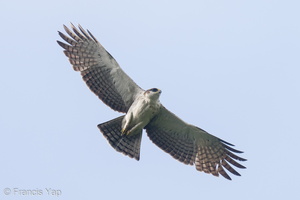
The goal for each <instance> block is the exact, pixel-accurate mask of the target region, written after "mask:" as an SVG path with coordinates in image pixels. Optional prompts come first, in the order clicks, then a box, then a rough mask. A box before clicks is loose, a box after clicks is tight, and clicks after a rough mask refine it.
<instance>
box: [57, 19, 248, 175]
mask: <svg viewBox="0 0 300 200" xmlns="http://www.w3.org/2000/svg"><path fill="white" fill-rule="evenodd" d="M64 29H65V31H66V33H67V34H68V35H66V34H63V33H62V32H60V31H58V33H59V35H60V37H61V38H62V39H63V40H64V41H65V42H66V43H63V42H60V41H57V42H58V44H59V45H60V46H61V47H62V48H63V49H64V53H65V55H66V56H67V57H68V58H69V61H70V63H71V64H72V65H73V69H74V70H75V71H79V72H80V74H81V76H82V78H83V80H84V81H85V83H86V84H87V86H88V87H89V88H90V89H91V91H92V92H94V93H95V94H96V95H97V96H98V97H99V98H100V99H101V100H102V101H103V102H104V103H105V104H106V105H107V106H109V107H110V108H112V109H113V110H115V111H118V112H121V113H125V115H123V116H120V117H117V118H115V119H112V120H110V121H108V122H105V123H102V124H99V125H98V128H99V129H100V131H101V132H102V133H103V135H104V136H105V138H106V139H107V140H108V142H109V144H110V145H111V146H112V147H113V148H114V149H115V150H117V151H118V152H121V153H123V154H125V155H127V156H129V157H131V158H135V159H136V160H139V158H140V146H141V139H142V132H143V129H145V130H146V132H147V135H148V136H149V138H150V140H152V142H153V143H154V144H156V145H157V146H158V147H160V148H161V149H162V150H164V151H165V152H167V153H168V154H170V155H171V156H172V157H173V158H175V159H177V160H178V161H180V162H183V163H184V164H188V165H195V166H196V169H197V170H198V171H203V172H205V173H209V174H212V175H214V176H219V174H221V175H222V176H223V177H225V178H226V179H229V180H231V178H230V176H229V175H228V174H227V172H226V171H225V169H226V170H228V171H229V172H231V173H232V174H234V175H237V176H240V174H239V173H238V172H237V171H236V170H235V169H234V168H233V167H232V166H231V165H233V166H235V167H238V168H245V167H244V166H243V165H241V164H240V163H238V162H237V161H246V159H244V158H241V157H239V156H237V155H236V154H235V153H242V151H238V150H236V149H234V148H232V146H233V145H232V144H230V143H228V142H226V141H224V140H221V139H220V138H218V137H215V136H213V135H211V134H209V133H207V132H206V131H204V130H203V129H201V128H198V127H196V126H193V125H191V124H188V123H186V122H184V121H183V120H181V119H180V118H178V117H177V116H176V115H175V114H173V113H172V112H170V111H169V110H168V109H166V108H165V107H164V106H163V105H162V104H161V103H160V101H159V96H160V94H161V90H160V89H157V88H152V89H148V90H143V89H142V88H140V87H139V86H138V85H137V84H136V83H135V82H134V81H133V80H132V79H131V78H130V77H129V76H128V75H127V74H126V73H125V72H124V71H123V70H122V69H121V68H120V66H119V64H118V63H117V61H116V60H115V59H114V58H113V57H112V56H111V55H110V53H108V52H107V51H106V50H105V48H104V47H103V46H102V45H101V44H100V43H99V42H98V40H97V39H96V38H95V37H94V36H93V35H92V34H91V33H90V32H89V31H88V30H87V31H85V30H84V29H83V28H82V27H81V26H80V25H78V28H76V27H75V26H74V25H73V24H71V29H69V28H67V27H66V26H64Z"/></svg>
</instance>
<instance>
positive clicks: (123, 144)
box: [98, 115, 143, 160]
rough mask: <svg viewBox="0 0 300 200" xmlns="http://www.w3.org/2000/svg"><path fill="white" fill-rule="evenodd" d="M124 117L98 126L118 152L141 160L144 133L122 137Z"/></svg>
mask: <svg viewBox="0 0 300 200" xmlns="http://www.w3.org/2000/svg"><path fill="white" fill-rule="evenodd" d="M123 118H124V115H123V116H121V117H118V118H115V119H112V120H110V121H108V122H105V123H102V124H99V125H98V128H99V129H100V131H101V132H102V133H103V135H104V137H105V138H106V139H107V140H108V142H109V144H110V145H111V146H112V147H113V148H114V149H115V150H116V151H118V152H121V153H123V154H125V155H127V156H129V157H131V158H135V159H136V160H139V159H140V147H141V140H142V131H143V130H141V132H140V133H138V134H134V135H122V134H121V129H122V120H123Z"/></svg>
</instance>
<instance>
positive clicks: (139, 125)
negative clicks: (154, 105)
mask: <svg viewBox="0 0 300 200" xmlns="http://www.w3.org/2000/svg"><path fill="white" fill-rule="evenodd" d="M143 128H144V123H143V122H139V123H137V124H136V125H134V126H133V127H132V128H131V129H130V130H128V129H127V128H124V129H122V130H121V132H122V135H127V136H128V135H134V134H136V133H140V130H142V129H143Z"/></svg>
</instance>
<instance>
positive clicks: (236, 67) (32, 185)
mask: <svg viewBox="0 0 300 200" xmlns="http://www.w3.org/2000/svg"><path fill="white" fill-rule="evenodd" d="M299 9H300V3H299V1H296V0H294V1H289V0H287V1H276V0H273V1H271V0H269V1H266V0H260V1H258V0H253V1H237V0H236V1H231V0H229V1H219V0H215V1H201V0H200V1H199V0H198V1H188V0H187V1H164V0H159V1H158V0H151V1H126V0H118V1H117V0H109V1H108V0H106V1H103V0H97V1H90V0H87V1H76V0H72V1H61V0H60V1H58V0H53V1H48V2H43V1H33V0H28V1H2V2H1V3H0V17H1V19H2V23H1V37H0V44H1V48H0V57H1V60H2V63H1V69H2V76H1V79H0V93H1V101H0V102H1V104H0V160H1V168H0V169H1V170H0V199H14V200H15V199H22V200H23V199H43V200H44V199H64V200H74V199H121V198H122V199H131V200H135V199H151V200H152V199H232V200H236V199H239V200H240V199H249V200H253V199H278V200H282V199H295V198H296V197H299V196H300V192H299V179H300V173H299V171H298V169H297V166H298V165H299V164H300V162H299V151H300V150H299V140H300V137H299V118H300V116H299V113H300V106H299V102H300V89H299V86H300V79H299V77H300V59H299V54H300V22H299V19H300V12H299ZM70 22H72V23H74V24H78V23H80V24H81V25H82V26H83V27H84V28H86V29H89V30H90V31H91V32H92V33H93V35H94V36H95V37H96V38H97V39H98V40H99V41H100V42H101V43H102V44H103V45H104V47H105V48H106V49H107V50H108V51H109V52H110V53H111V54H112V55H113V56H114V57H115V58H116V60H117V61H118V62H119V64H120V65H121V67H122V68H123V69H124V71H125V72H126V73H127V74H128V75H130V76H131V77H132V78H133V79H134V80H135V81H136V83H137V84H139V85H140V86H141V87H142V88H144V89H148V88H152V87H158V88H160V89H162V90H163V93H162V95H161V102H162V103H163V104H164V105H165V106H166V107H167V108H168V109H169V110H171V111H172V112H174V113H175V114H176V115H178V116H179V117H181V118H182V119H183V120H185V121H187V122H189V123H191V124H194V125H197V126H199V127H201V128H203V129H205V130H207V131H208V132H210V133H211V134H213V135H215V136H218V137H220V138H222V139H224V140H226V141H228V142H230V143H233V144H235V145H236V148H237V149H239V150H243V151H245V153H244V154H242V155H241V156H242V157H245V158H247V159H248V161H247V162H244V163H243V164H244V165H245V166H247V169H246V170H238V171H239V172H240V173H241V174H242V176H241V177H236V176H234V175H232V178H233V180H232V181H227V180H226V179H224V178H222V177H220V178H216V177H214V176H212V175H207V174H204V173H200V172H198V171H196V169H195V167H192V166H186V165H184V164H182V163H180V162H178V161H176V160H174V159H173V158H172V157H171V156H169V155H168V154H166V153H165V152H163V151H162V150H160V149H159V148H158V147H156V146H155V145H154V144H152V142H151V141H150V140H149V138H148V137H147V135H146V134H144V136H143V141H142V150H141V160H140V161H139V162H137V161H135V160H133V159H130V158H129V157H126V156H123V155H122V154H120V153H118V152H116V151H115V150H114V149H113V148H111V147H110V146H109V144H108V143H107V141H106V139H105V138H104V137H103V136H102V134H101V133H100V132H99V130H98V128H97V124H99V123H102V122H105V121H108V120H110V119H112V118H115V117H117V116H119V115H120V114H119V113H116V112H114V111H112V110H111V109H110V108H108V107H107V106H105V105H104V104H103V103H102V102H101V101H100V100H99V99H98V98H97V97H96V96H95V95H94V94H93V93H92V92H90V91H89V89H88V88H87V87H86V85H85V84H84V82H83V81H82V80H81V77H80V75H79V73H77V72H74V71H73V69H72V67H71V65H70V64H69V62H68V60H67V58H66V57H65V56H64V54H63V53H62V49H61V47H59V46H58V45H57V44H56V40H58V39H60V38H59V36H58V34H57V31H58V30H60V31H63V27H62V25H63V24H66V25H69V23H70ZM5 188H9V189H11V194H9V195H5V194H4V190H5ZM15 188H17V189H18V190H21V189H27V190H42V192H43V194H41V195H35V196H32V195H31V196H30V195H21V194H18V193H14V190H15ZM46 188H47V189H49V188H52V189H57V190H61V191H62V194H61V196H59V197H58V198H57V197H55V196H51V195H48V194H47V191H46Z"/></svg>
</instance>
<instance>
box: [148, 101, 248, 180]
mask: <svg viewBox="0 0 300 200" xmlns="http://www.w3.org/2000/svg"><path fill="white" fill-rule="evenodd" d="M145 129H146V131H147V134H148V136H149V138H150V139H151V140H152V142H153V143H155V144H156V145H157V146H159V147H160V148H161V149H162V150H164V151H165V152H167V153H169V154H170V155H171V156H173V157H174V158H175V159H177V160H179V161H180V162H183V163H185V164H189V165H194V164H195V165H196V169H197V170H199V171H203V172H205V173H209V174H212V175H214V176H219V174H221V175H222V176H224V177H225V178H227V179H229V180H231V178H230V176H228V174H227V173H226V171H225V170H224V168H225V169H227V170H228V171H229V172H231V173H232V174H234V175H237V176H240V174H239V173H238V172H237V171H235V170H234V169H233V168H232V166H231V165H229V163H230V164H232V165H233V166H235V167H238V168H245V167H244V166H243V165H241V164H239V163H238V162H236V161H235V160H238V161H246V159H244V158H241V157H239V156H237V155H235V154H234V153H242V152H241V151H238V150H235V149H233V148H232V147H230V146H233V145H232V144H230V143H228V142H225V141H223V140H221V139H219V138H217V137H215V136H213V135H211V134H209V133H207V132H206V131H204V130H202V129H200V128H198V127H195V126H193V125H190V124H187V123H185V122H184V121H182V120H181V119H179V118H178V117H177V116H176V115H174V114H173V113H171V112H170V111H168V110H167V109H166V108H165V107H163V106H162V107H161V111H160V113H159V114H158V115H157V116H156V117H155V118H153V120H152V121H151V122H150V123H149V124H148V125H147V126H146V127H145Z"/></svg>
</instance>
